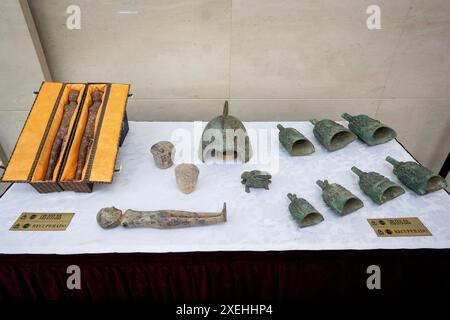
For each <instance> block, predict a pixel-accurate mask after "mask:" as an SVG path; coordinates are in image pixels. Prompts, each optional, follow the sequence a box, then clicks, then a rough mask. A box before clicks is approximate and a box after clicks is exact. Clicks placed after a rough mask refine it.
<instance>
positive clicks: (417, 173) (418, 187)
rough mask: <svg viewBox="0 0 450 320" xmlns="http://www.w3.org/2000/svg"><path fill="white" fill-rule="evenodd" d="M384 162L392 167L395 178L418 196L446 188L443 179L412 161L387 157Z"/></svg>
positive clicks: (445, 182)
mask: <svg viewBox="0 0 450 320" xmlns="http://www.w3.org/2000/svg"><path fill="white" fill-rule="evenodd" d="M386 161H387V162H389V163H390V164H392V165H393V166H394V174H395V175H396V176H397V178H398V179H399V180H400V181H401V182H402V183H403V184H404V185H405V186H407V187H408V188H410V189H411V190H413V191H414V192H415V193H417V194H419V195H424V194H427V193H431V192H434V191H438V190H441V189H445V188H447V181H445V179H444V178H442V177H441V176H440V175H437V174H435V173H433V172H432V171H431V170H429V169H427V168H425V167H424V166H422V165H420V164H418V163H416V162H414V161H405V162H402V161H397V160H395V159H394V158H392V157H387V158H386Z"/></svg>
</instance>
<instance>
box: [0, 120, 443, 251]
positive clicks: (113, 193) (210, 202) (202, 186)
mask: <svg viewBox="0 0 450 320" xmlns="http://www.w3.org/2000/svg"><path fill="white" fill-rule="evenodd" d="M204 124H205V123H192V122H189V123H187V122H130V132H129V134H128V136H127V138H126V140H125V143H124V145H123V147H122V148H121V149H120V151H119V156H118V165H121V167H122V169H121V171H120V172H118V173H116V174H115V177H114V182H113V183H112V184H110V185H108V184H105V185H96V186H95V188H94V192H93V193H91V194H81V193H74V192H60V193H52V194H39V193H38V192H36V191H35V190H34V189H33V188H32V187H31V186H29V185H26V184H15V185H13V186H12V187H11V188H10V190H8V192H7V193H6V194H5V195H4V196H3V197H2V198H1V199H0V253H11V254H20V253H56V254H75V253H106V252H189V251H229V250H252V251H266V250H324V249H378V248H386V249H387V248H389V249H391V248H392V249H394V248H450V197H449V196H448V194H447V193H446V192H445V191H443V190H441V191H439V192H435V193H432V194H429V195H426V196H417V195H416V194H414V193H413V192H412V191H411V190H408V189H406V194H405V195H403V196H401V197H399V198H397V199H395V200H393V201H390V202H388V203H385V204H384V205H382V206H378V205H376V204H374V203H373V202H372V201H371V200H370V199H369V198H368V197H367V196H365V195H364V194H363V193H362V192H361V190H360V189H359V187H358V179H357V176H356V175H355V174H353V173H352V172H351V171H350V168H351V167H352V166H353V165H356V166H358V167H359V168H360V169H362V170H365V171H377V172H379V173H381V174H383V175H385V176H387V177H389V178H391V179H392V180H394V181H397V182H398V180H397V178H396V177H395V176H394V174H393V173H392V166H391V165H390V164H389V163H387V162H386V161H385V160H384V159H385V158H386V156H387V155H391V156H393V157H394V158H396V159H398V160H412V158H411V156H410V155H409V154H408V153H407V152H406V151H405V150H404V149H403V148H402V147H401V146H400V144H398V143H397V142H396V141H391V142H389V143H386V144H384V145H379V146H374V147H367V146H366V145H364V144H363V143H361V142H360V141H356V142H354V143H352V144H350V145H349V146H347V147H346V148H344V149H341V150H339V151H336V152H332V153H330V152H327V151H326V150H325V149H324V148H323V147H322V146H321V145H320V144H319V143H318V142H317V140H316V139H315V138H314V136H313V134H312V125H311V124H309V123H307V122H291V123H289V122H282V124H284V125H285V126H289V127H295V128H296V129H298V130H299V131H300V132H302V133H303V134H304V135H305V136H306V137H308V138H309V139H310V140H311V141H312V142H313V143H314V145H315V147H316V152H315V153H314V154H312V155H310V156H306V157H290V156H289V155H288V154H287V152H286V151H285V150H284V149H283V148H282V147H281V146H279V144H278V141H277V129H276V124H277V123H275V122H249V123H246V126H247V129H248V130H249V131H250V132H251V134H253V133H254V132H255V130H256V129H263V130H259V131H257V134H259V135H260V139H258V140H257V141H256V139H253V140H252V143H253V149H254V150H253V151H254V159H255V160H258V161H259V162H258V163H249V164H245V165H242V164H238V165H236V164H202V163H196V164H197V165H198V167H199V168H200V177H199V182H198V185H197V189H196V191H194V192H193V193H192V194H189V195H185V194H183V193H181V192H180V191H179V190H178V188H177V186H176V182H175V174H174V166H173V167H171V168H169V169H166V170H161V169H158V168H157V167H156V166H155V164H154V162H153V159H152V157H151V155H150V152H149V150H150V147H151V145H152V144H154V143H155V142H157V141H160V140H176V141H174V142H175V144H176V145H177V147H178V152H177V155H178V156H181V155H182V154H183V155H184V156H186V157H187V158H186V159H190V158H192V159H194V160H191V161H196V162H198V157H197V152H194V150H192V152H191V155H190V156H191V157H189V153H190V152H189V150H186V149H185V150H184V151H183V147H182V145H181V144H180V139H179V138H180V136H182V137H183V138H182V140H183V141H184V142H189V139H190V140H191V142H192V145H193V146H194V147H195V150H197V149H198V145H199V138H200V137H199V136H198V134H199V132H201V128H200V129H199V127H200V126H201V125H204ZM195 128H197V133H196V136H194V135H193V136H192V137H190V138H189V133H193V132H194V131H195V130H194V129H195ZM264 129H270V130H272V138H274V139H273V141H272V144H270V139H269V140H268V139H267V138H268V136H269V135H268V133H267V132H268V131H264ZM198 130H200V131H198ZM264 137H265V138H266V140H268V141H269V142H267V141H266V140H264ZM401 138H402V137H399V140H400V141H401ZM264 141H266V143H264ZM268 143H269V145H272V149H271V150H270V148H269V150H268V152H269V153H270V154H272V157H271V158H270V157H269V158H267V157H266V158H264V149H265V147H264V146H267V144H268ZM194 147H193V148H194ZM277 154H279V156H278V155H277ZM270 160H271V161H270ZM176 161H177V162H178V163H179V162H181V161H182V159H178V158H177V159H176ZM261 162H265V163H266V164H265V165H263V164H261ZM252 169H267V170H269V171H271V173H272V174H273V179H272V184H271V185H270V190H269V191H266V190H264V189H251V193H250V194H248V193H245V192H244V187H243V185H242V184H241V182H240V175H241V173H242V172H243V171H244V170H252ZM323 178H326V179H328V180H330V182H337V183H340V184H342V185H343V186H345V187H347V188H348V189H349V190H351V191H352V192H353V193H354V194H356V195H357V196H358V197H360V198H361V199H362V200H363V201H364V205H365V206H364V208H363V209H361V210H358V211H357V212H355V213H352V214H349V215H347V216H344V217H339V216H337V215H336V214H335V213H333V212H332V211H331V210H330V209H329V208H327V207H326V205H325V204H324V203H323V201H322V199H321V190H320V188H319V187H318V186H317V185H316V184H315V181H316V180H317V179H323ZM289 192H292V193H296V194H297V195H298V196H301V197H304V198H306V199H307V200H309V201H310V202H311V203H312V204H313V205H314V206H315V208H316V209H318V210H319V211H320V212H321V213H322V214H323V216H324V218H325V221H324V222H322V223H320V224H319V225H316V226H312V227H308V228H304V229H300V228H298V227H297V226H296V224H295V223H294V221H293V220H292V218H291V216H290V213H289V210H288V205H289V200H288V199H287V197H286V194H287V193H289ZM224 201H226V203H227V207H228V221H227V222H226V223H225V224H221V225H214V226H207V227H195V228H186V229H174V230H157V229H124V228H122V227H119V228H116V229H112V230H103V229H102V228H100V227H99V226H98V225H97V222H96V214H97V212H98V211H99V209H101V208H103V207H108V206H115V207H117V208H121V209H124V210H125V209H137V210H159V209H178V210H197V211H220V210H221V208H222V205H223V202H224ZM24 211H27V212H75V216H74V218H73V220H72V222H71V224H70V226H69V227H68V229H67V230H66V231H63V232H50V231H45V232H43V231H34V232H31V231H23V232H18V231H9V228H10V227H11V225H12V224H13V222H14V221H15V220H16V219H17V217H18V216H19V214H20V213H22V212H24ZM387 217H419V218H420V219H421V220H422V222H423V223H424V224H425V225H426V226H427V227H428V228H429V230H430V231H431V232H432V234H433V236H432V237H404V238H378V237H377V236H376V235H375V232H374V231H373V230H372V228H371V227H370V226H369V224H368V222H367V219H368V218H387Z"/></svg>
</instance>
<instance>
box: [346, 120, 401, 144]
mask: <svg viewBox="0 0 450 320" xmlns="http://www.w3.org/2000/svg"><path fill="white" fill-rule="evenodd" d="M342 118H344V119H345V120H347V121H348V128H349V129H350V130H351V131H352V132H353V133H354V134H356V135H357V136H358V137H359V138H360V139H361V140H362V141H364V142H365V143H366V144H368V145H369V146H373V145H377V144H381V143H385V142H388V141H390V140H392V139H395V138H396V137H397V134H396V132H395V131H394V130H393V129H392V128H389V127H388V126H386V125H384V124H382V123H381V122H380V121H378V120H375V119H372V118H371V117H369V116H366V115H363V114H360V115H357V116H351V115H349V114H348V113H343V114H342Z"/></svg>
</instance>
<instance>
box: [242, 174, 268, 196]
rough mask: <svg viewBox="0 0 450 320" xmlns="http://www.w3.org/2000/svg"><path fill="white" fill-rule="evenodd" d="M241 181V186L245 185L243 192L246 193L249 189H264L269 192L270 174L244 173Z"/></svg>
mask: <svg viewBox="0 0 450 320" xmlns="http://www.w3.org/2000/svg"><path fill="white" fill-rule="evenodd" d="M241 179H242V181H241V182H242V184H244V185H245V192H247V193H249V192H250V188H264V189H266V190H269V183H272V181H271V180H270V179H272V176H271V175H270V173H268V172H265V171H259V170H253V171H244V172H243V173H242V175H241Z"/></svg>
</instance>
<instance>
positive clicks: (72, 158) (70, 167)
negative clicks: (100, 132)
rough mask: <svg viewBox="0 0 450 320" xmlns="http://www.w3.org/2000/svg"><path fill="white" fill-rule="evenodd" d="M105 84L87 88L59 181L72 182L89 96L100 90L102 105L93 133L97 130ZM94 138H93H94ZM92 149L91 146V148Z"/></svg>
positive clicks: (90, 101)
mask: <svg viewBox="0 0 450 320" xmlns="http://www.w3.org/2000/svg"><path fill="white" fill-rule="evenodd" d="M106 87H107V85H106V84H90V85H88V87H87V93H86V98H85V100H84V103H83V106H82V108H81V114H80V118H79V120H78V124H77V128H76V131H75V134H74V137H73V142H72V145H71V146H70V150H69V154H68V157H67V160H66V164H65V166H64V169H63V172H62V173H61V179H60V180H61V181H74V179H75V174H76V171H77V164H78V154H79V152H80V145H81V141H82V140H83V134H84V131H85V129H86V124H87V121H88V116H89V108H90V107H91V105H92V97H91V94H92V92H94V91H95V90H100V91H102V92H103V96H102V105H101V106H100V108H99V109H98V113H97V117H96V120H95V129H94V132H96V130H97V125H98V122H99V119H100V115H101V113H102V109H103V108H104V107H105V103H104V102H105V94H106ZM94 138H95V137H94ZM90 149H92V146H91V148H90ZM91 151H92V150H89V151H88V152H87V158H86V159H87V160H86V163H85V165H84V169H83V174H82V176H81V181H82V180H84V177H85V175H86V170H87V166H88V163H89V158H90V154H91Z"/></svg>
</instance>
